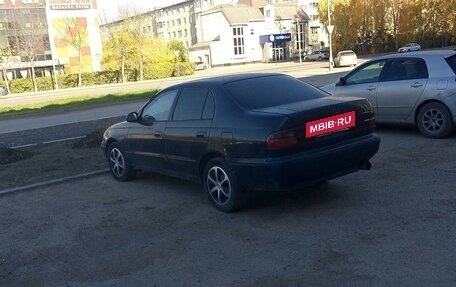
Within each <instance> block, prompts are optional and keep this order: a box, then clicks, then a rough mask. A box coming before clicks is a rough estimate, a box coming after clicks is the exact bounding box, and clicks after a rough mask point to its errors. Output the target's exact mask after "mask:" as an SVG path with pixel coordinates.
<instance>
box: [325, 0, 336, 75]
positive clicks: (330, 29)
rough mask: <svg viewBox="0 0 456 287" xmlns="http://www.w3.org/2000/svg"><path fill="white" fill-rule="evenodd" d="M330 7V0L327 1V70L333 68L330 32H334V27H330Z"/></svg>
mask: <svg viewBox="0 0 456 287" xmlns="http://www.w3.org/2000/svg"><path fill="white" fill-rule="evenodd" d="M329 5H330V0H328V26H327V27H326V28H327V29H328V34H329V70H330V71H331V70H332V66H333V56H332V39H331V38H332V32H333V30H334V26H333V25H331V10H330V9H329Z"/></svg>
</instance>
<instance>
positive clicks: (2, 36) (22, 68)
mask: <svg viewBox="0 0 456 287" xmlns="http://www.w3.org/2000/svg"><path fill="white" fill-rule="evenodd" d="M98 22H99V21H98V12H97V6H96V0H29V1H3V0H0V49H1V52H2V53H1V59H0V60H1V65H2V72H3V71H5V70H6V71H7V73H6V75H7V76H8V79H13V78H27V77H30V76H31V70H32V67H33V69H34V70H35V75H37V76H47V75H50V74H51V73H52V72H53V71H55V70H56V69H57V70H58V69H59V68H60V69H61V71H63V70H65V71H66V72H77V70H78V69H79V59H81V60H82V61H81V64H82V69H83V71H84V72H91V71H99V70H100V69H101V65H100V60H101V58H100V56H101V50H102V47H101V38H100V30H99V24H98ZM76 38H78V39H79V40H78V41H76ZM1 79H3V78H1Z"/></svg>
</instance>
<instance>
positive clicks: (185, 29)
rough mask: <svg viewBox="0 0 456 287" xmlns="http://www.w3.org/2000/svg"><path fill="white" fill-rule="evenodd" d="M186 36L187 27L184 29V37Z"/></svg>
mask: <svg viewBox="0 0 456 287" xmlns="http://www.w3.org/2000/svg"><path fill="white" fill-rule="evenodd" d="M187 36H188V31H187V29H184V37H187Z"/></svg>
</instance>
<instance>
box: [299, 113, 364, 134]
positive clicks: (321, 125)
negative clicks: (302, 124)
mask: <svg viewBox="0 0 456 287" xmlns="http://www.w3.org/2000/svg"><path fill="white" fill-rule="evenodd" d="M354 126H355V112H354V111H351V112H348V113H343V114H339V115H335V116H331V117H327V118H322V119H319V120H315V121H311V122H308V123H306V138H310V137H315V136H320V135H324V134H329V133H333V132H337V131H341V130H345V129H348V128H351V127H354Z"/></svg>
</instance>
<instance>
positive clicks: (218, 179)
mask: <svg viewBox="0 0 456 287" xmlns="http://www.w3.org/2000/svg"><path fill="white" fill-rule="evenodd" d="M206 184H207V189H208V191H209V195H210V196H211V198H212V200H214V202H215V203H216V204H219V205H224V204H225V203H227V202H228V201H229V200H230V198H231V182H230V179H229V177H228V175H227V174H226V172H225V171H224V170H223V169H222V168H220V167H219V166H213V167H212V168H211V169H210V170H209V171H208V174H207V182H206Z"/></svg>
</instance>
